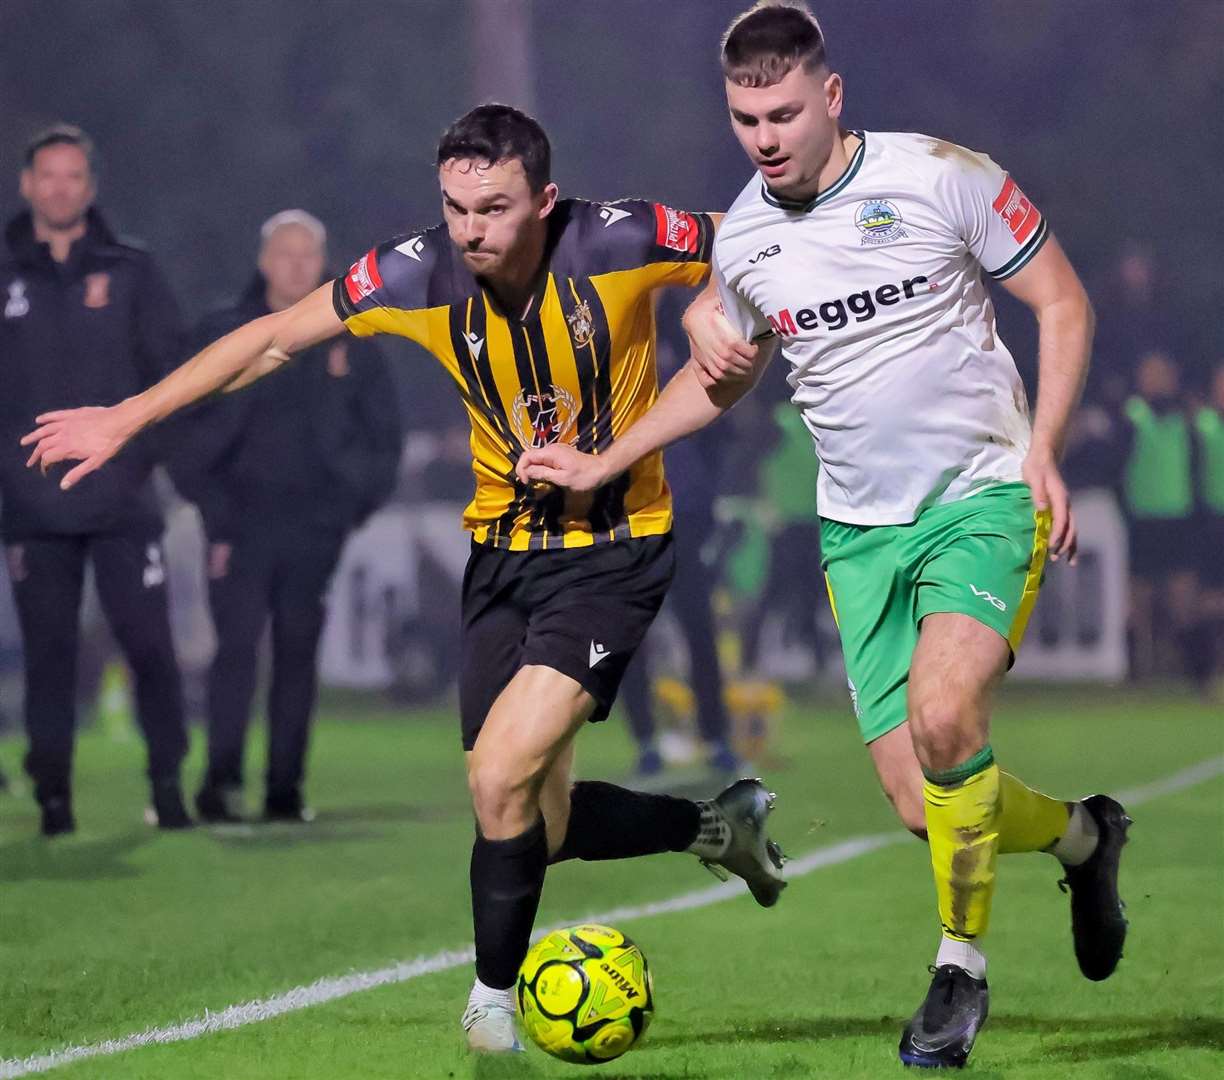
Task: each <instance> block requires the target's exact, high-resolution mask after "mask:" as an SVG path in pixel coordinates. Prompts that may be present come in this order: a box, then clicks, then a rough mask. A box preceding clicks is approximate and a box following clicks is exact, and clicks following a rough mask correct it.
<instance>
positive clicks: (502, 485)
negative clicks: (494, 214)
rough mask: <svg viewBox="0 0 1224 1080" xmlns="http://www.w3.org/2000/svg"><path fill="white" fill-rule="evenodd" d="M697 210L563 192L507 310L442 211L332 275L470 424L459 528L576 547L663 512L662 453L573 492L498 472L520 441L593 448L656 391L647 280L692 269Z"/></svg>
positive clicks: (349, 306) (360, 312) (707, 238)
mask: <svg viewBox="0 0 1224 1080" xmlns="http://www.w3.org/2000/svg"><path fill="white" fill-rule="evenodd" d="M713 239H714V227H713V222H712V221H711V219H710V218H709V216H708V215H705V214H689V213H685V212H683V211H679V210H673V209H672V208H670V207H667V206H662V205H660V204H658V203H651V202H642V201H638V200H625V201H622V202H614V203H592V202H586V201H584V200H581V199H565V200H561V201H560V202H558V203H557V205H556V206H555V208H554V209H553V212H552V214H551V215H550V216H549V237H548V247H547V249H546V254H545V264H544V266H543V267H542V268H541V272H540V280H539V284H538V286H537V289H536V293H535V296H534V299H533V302H532V303H531V305H530V306H529V308H528V314H527V315H526V316H525V317H524V318H522V319H519V318H515V317H514V316H513V315H507V314H505V313H504V312H502V311H501V310H500V308H499V306H498V304H497V301H496V300H495V299H494V298H493V296H492V295H491V294H490V293H489V291H488V290H487V289H486V288H484V287H483V286H482V283H481V282H480V280H479V279H478V278H477V277H475V276H474V275H473V274H472V273H471V271H469V270H468V269H467V267H466V266H465V265H464V262H463V258H462V255H461V253H460V252H459V250H458V249H457V248H456V247H455V245H454V244H453V243H452V242H451V239H450V236H449V235H448V233H447V230H446V227H445V226H444V225H438V226H435V227H434V228H431V229H426V230H424V231H421V232H416V233H407V234H404V235H402V236H397V237H395V238H394V239H392V240H388V241H387V242H386V243H385V244H381V245H379V246H378V247H376V248H374V249H373V250H372V251H370V252H368V253H367V254H365V255H363V256H362V257H361V258H360V259H359V260H358V261H357V262H356V263H354V264H353V266H352V267H351V268H350V269H349V271H348V273H347V274H345V275H344V276H343V277H340V278H337V279H336V281H335V284H334V286H333V298H334V302H335V306H336V312H337V314H339V316H340V318H341V319H343V320H344V324H345V326H347V327H348V329H349V330H350V331H351V332H352V333H354V334H356V335H358V336H361V337H365V336H368V335H370V334H397V335H399V336H401V337H406V338H411V339H412V340H413V341H416V342H418V343H419V344H420V345H422V346H424V348H426V349H427V350H428V351H429V352H431V353H433V355H434V356H436V357H437V358H438V359H439V360H440V361H441V362H442V364H443V366H444V367H445V368H446V370H447V371H448V372H450V374H451V376H452V377H453V378H454V380H455V382H456V383H457V384H458V385H459V390H460V393H461V394H462V396H463V401H464V404H465V406H466V408H467V412H468V417H469V419H470V420H471V424H472V438H471V447H472V469H473V472H474V473H475V475H476V491H475V495H474V497H473V498H472V501H471V503H469V504H468V507H467V509H466V510H465V511H464V515H463V524H464V528H466V529H468V530H469V531H471V533H472V535H473V537H474V539H475V540H476V541H477V542H478V543H481V544H489V545H493V546H496V547H500V548H507V549H510V550H514V551H526V550H541V549H543V550H548V549H552V548H562V547H566V548H570V547H584V546H588V545H591V544H598V543H604V542H607V541H611V540H618V539H623V538H626V537H630V536H653V535H657V534H659V533H664V532H666V531H667V530H668V529H669V528H670V527H671V492H670V491H669V490H668V487H667V483H666V481H665V480H664V478H663V459H662V455H661V454H658V453H655V454H652V455H650V456H649V457H646V458H643V459H642V460H641V461H640V462H638V463H637V464H636V465H635V466H634V467H633V468H632V469H631V470H630V471H629V472H628V473H626V474H625V475H624V476H622V477H620V478H618V479H617V480H615V481H613V482H612V483H610V484H608V485H607V486H606V487H603V488H601V489H599V490H598V491H596V492H594V493H591V494H587V495H575V494H572V493H566V492H561V491H550V492H549V493H548V494H546V495H542V496H538V497H537V496H536V495H535V494H534V493H533V492H531V491H529V490H528V489H527V488H525V487H524V486H523V485H522V484H520V483H518V481H517V479H516V478H515V475H514V464H515V461H516V460H517V459H518V456H519V454H520V453H521V452H522V450H523V449H524V448H526V447H539V446H546V445H548V444H549V443H554V442H559V441H564V442H572V443H573V444H574V445H575V446H577V448H578V449H579V450H584V451H587V452H588V453H593V454H598V453H602V452H604V451H605V450H607V448H608V447H609V446H610V445H611V443H612V441H613V440H614V439H615V438H616V437H617V435H618V434H620V433H621V432H623V431H624V430H625V429H626V428H628V427H629V426H630V425H631V424H633V422H634V421H635V420H637V419H638V417H640V416H641V415H642V414H643V413H644V412H646V410H647V409H649V408H650V406H651V404H652V403H653V402H654V400H655V397H656V396H657V395H658V377H657V372H656V368H655V340H654V314H653V308H652V304H651V298H650V294H651V291H652V290H653V289H655V288H657V287H658V286H661V285H698V284H700V283H701V282H702V281H703V280H704V279H705V277H706V274H707V273H708V271H709V265H710V255H711V250H712V246H713Z"/></svg>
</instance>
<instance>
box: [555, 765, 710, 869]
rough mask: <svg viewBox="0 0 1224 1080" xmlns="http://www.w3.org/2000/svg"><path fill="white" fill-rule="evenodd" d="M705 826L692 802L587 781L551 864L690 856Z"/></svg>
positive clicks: (573, 801) (575, 791)
mask: <svg viewBox="0 0 1224 1080" xmlns="http://www.w3.org/2000/svg"><path fill="white" fill-rule="evenodd" d="M700 827H701V807H700V806H698V804H697V803H695V802H693V801H692V800H691V799H678V798H676V797H675V796H673V795H648V794H646V793H645V792H641V791H630V790H629V789H628V788H623V787H617V786H616V785H615V784H605V783H603V782H602V781H599V780H582V781H580V782H579V783H576V784H575V785H574V786H573V788H571V789H570V816H569V827H568V828H567V829H566V832H565V840H564V842H563V843H562V844H561V849H560V850H559V851H558V852H557V854H556V855H554V856H553V858H552V861H553V862H555V863H557V862H564V861H565V860H566V859H585V860H587V861H591V862H594V861H598V860H601V859H631V858H633V857H634V856H636V855H655V854H657V853H659V852H661V851H686V850H688V848H689V846H690V845H691V844H692V843H693V841H694V840H696V839H697V833H698V830H699V829H700Z"/></svg>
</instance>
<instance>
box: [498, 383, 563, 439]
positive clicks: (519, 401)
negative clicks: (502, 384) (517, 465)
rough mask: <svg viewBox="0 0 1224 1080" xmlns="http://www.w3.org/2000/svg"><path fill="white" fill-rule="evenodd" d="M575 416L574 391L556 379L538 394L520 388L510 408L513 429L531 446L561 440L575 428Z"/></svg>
mask: <svg viewBox="0 0 1224 1080" xmlns="http://www.w3.org/2000/svg"><path fill="white" fill-rule="evenodd" d="M577 420H578V406H577V404H576V403H575V401H574V395H573V394H571V393H570V392H569V391H568V390H566V389H564V388H563V387H560V386H557V385H556V383H553V384H551V385H550V386H549V387H548V389H547V390H541V391H540V392H539V393H538V394H533V393H530V392H529V391H527V390H520V391H519V395H518V397H516V398H515V399H514V405H513V406H512V407H511V409H510V422H511V423H512V424H513V425H514V433H515V434H516V435H517V436H518V437H519V442H520V443H521V444H522V445H523V446H525V447H527V448H528V449H532V450H534V449H537V448H539V447H541V446H548V445H550V444H551V443H555V442H561V441H563V440H564V439H566V437H567V436H568V435H569V434H570V432H571V431H573V430H574V424H575V423H576V422H577Z"/></svg>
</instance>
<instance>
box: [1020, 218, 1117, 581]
mask: <svg viewBox="0 0 1224 1080" xmlns="http://www.w3.org/2000/svg"><path fill="white" fill-rule="evenodd" d="M1003 287H1004V288H1005V289H1007V291H1008V292H1010V293H1011V294H1012V295H1013V296H1015V297H1016V298H1017V299H1019V300H1022V301H1024V303H1025V304H1027V305H1028V306H1029V307H1030V308H1031V309H1032V311H1033V314H1035V315H1036V316H1037V323H1038V328H1039V337H1038V350H1037V409H1036V412H1035V413H1034V416H1033V442H1032V445H1031V446H1030V448H1029V453H1028V457H1027V458H1025V461H1024V479H1025V481H1026V482H1027V483H1028V485H1029V487H1030V488H1031V489H1032V492H1033V501H1034V503H1035V504H1036V506H1037V508H1038V509H1039V510H1046V509H1048V510H1049V511H1050V513H1051V518H1052V521H1051V525H1050V558H1051V560H1052V561H1057V560H1058V559H1059V558H1061V557H1062V556H1064V555H1065V556H1067V558H1068V559H1069V560H1070V561H1071V562H1072V563H1074V561H1075V551H1076V544H1077V540H1078V538H1077V536H1076V530H1075V518H1074V516H1073V515H1072V513H1071V498H1070V495H1069V494H1068V492H1067V487H1066V484H1065V483H1063V479H1062V475H1061V473H1060V472H1059V469H1058V459H1059V458H1060V457H1061V456H1062V451H1063V446H1064V444H1065V442H1066V438H1067V428H1068V427H1069V425H1070V423H1071V417H1072V415H1073V414H1074V413H1075V410H1076V407H1077V406H1078V405H1079V401H1080V396H1081V394H1082V393H1083V390H1084V380H1085V379H1086V378H1087V375H1088V360H1089V357H1090V355H1091V353H1092V332H1093V328H1094V326H1095V322H1096V320H1095V317H1094V315H1093V312H1092V304H1091V303H1090V301H1089V300H1088V295H1087V293H1086V292H1085V291H1084V287H1083V285H1082V284H1081V283H1080V279H1079V277H1078V275H1077V274H1076V273H1075V269H1074V267H1072V265H1071V263H1070V262H1069V261H1068V259H1067V256H1066V255H1065V254H1064V253H1063V250H1062V248H1061V247H1060V246H1059V244H1058V241H1057V240H1056V239H1055V238H1054V237H1053V236H1051V237H1050V238H1049V239H1048V240H1047V241H1046V243H1045V244H1044V246H1043V247H1042V249H1041V250H1040V251H1039V252H1038V253H1037V254H1036V255H1035V256H1034V257H1033V259H1032V260H1031V261H1030V262H1029V264H1028V265H1027V266H1025V267H1024V269H1023V270H1021V271H1020V272H1019V273H1018V274H1016V275H1015V276H1014V277H1011V278H1008V279H1007V280H1006V281H1005V282H1004V283H1003Z"/></svg>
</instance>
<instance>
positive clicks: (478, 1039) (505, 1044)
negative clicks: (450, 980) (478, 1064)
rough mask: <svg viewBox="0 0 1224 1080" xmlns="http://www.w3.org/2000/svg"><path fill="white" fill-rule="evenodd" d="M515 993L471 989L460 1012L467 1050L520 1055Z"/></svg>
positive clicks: (488, 989) (478, 987)
mask: <svg viewBox="0 0 1224 1080" xmlns="http://www.w3.org/2000/svg"><path fill="white" fill-rule="evenodd" d="M514 1014H515V1008H514V991H513V990H504V991H502V990H491V989H490V988H489V987H486V986H480V985H477V986H473V987H472V993H471V996H470V997H469V998H468V1004H467V1008H466V1009H465V1010H464V1012H463V1020H462V1021H460V1022H461V1023H462V1024H463V1030H464V1031H466V1032H467V1042H468V1049H469V1050H471V1051H473V1052H475V1053H478V1054H513V1053H522V1052H523V1044H522V1043H521V1042H520V1041H519V1037H518V1025H517V1024H516V1022H515V1015H514Z"/></svg>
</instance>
